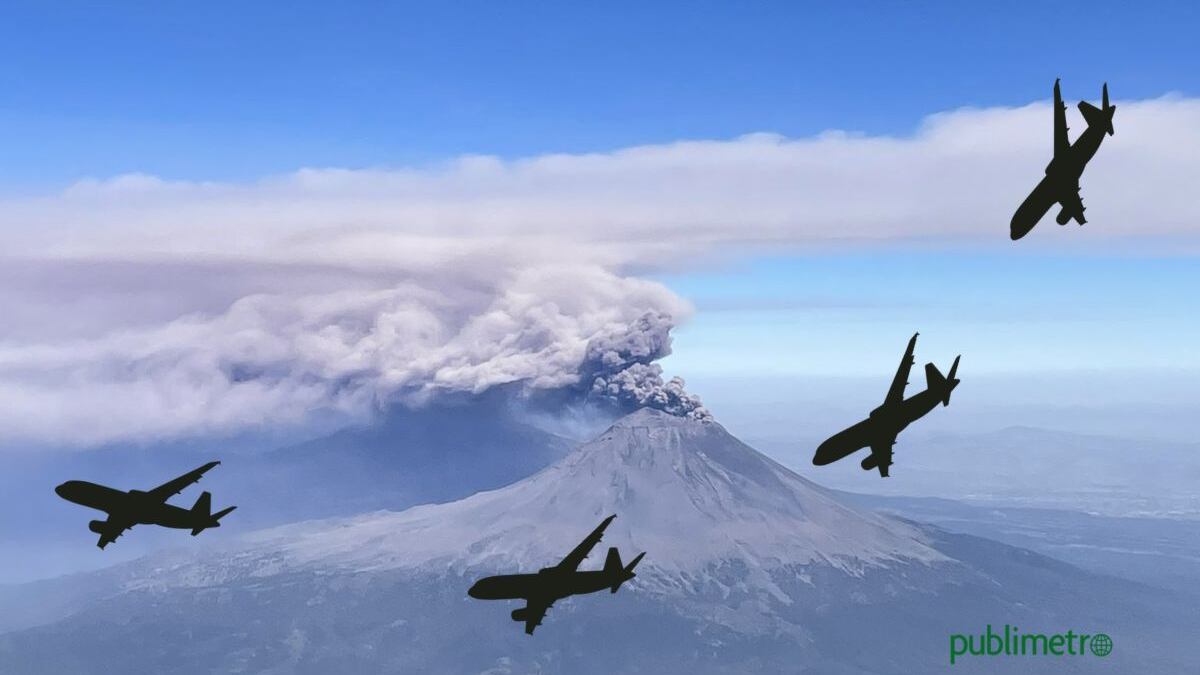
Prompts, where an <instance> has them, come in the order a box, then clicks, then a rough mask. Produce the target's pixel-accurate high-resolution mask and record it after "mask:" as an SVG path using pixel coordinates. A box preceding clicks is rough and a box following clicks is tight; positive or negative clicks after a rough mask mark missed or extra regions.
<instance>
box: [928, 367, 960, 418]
mask: <svg viewBox="0 0 1200 675" xmlns="http://www.w3.org/2000/svg"><path fill="white" fill-rule="evenodd" d="M961 358H962V355H961V354H960V355H959V356H956V357H954V365H952V366H950V376H949V377H947V376H945V375H942V371H940V370H938V369H937V366H935V365H933V364H932V363H926V364H925V383H926V384H925V386H926V388H927V389H929V390H930V391H935V392H944V393H943V394H942V405H943V406H947V405H950V393H951V392H953V391H954V388H955V387H957V386H958V378H957V377H955V375H957V374H958V360H959V359H961Z"/></svg>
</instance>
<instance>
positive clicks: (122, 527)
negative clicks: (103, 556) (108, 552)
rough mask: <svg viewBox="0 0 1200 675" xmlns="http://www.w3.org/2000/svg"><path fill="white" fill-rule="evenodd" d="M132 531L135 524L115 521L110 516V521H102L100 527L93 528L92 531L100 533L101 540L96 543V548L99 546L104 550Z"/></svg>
mask: <svg viewBox="0 0 1200 675" xmlns="http://www.w3.org/2000/svg"><path fill="white" fill-rule="evenodd" d="M131 529H133V523H131V522H129V521H124V520H115V519H114V518H113V517H112V516H111V515H110V516H109V517H108V520H105V521H102V522H101V523H100V526H99V527H94V528H92V531H93V532H98V533H99V535H100V539H99V540H98V541H97V542H96V546H99V547H100V548H101V550H103V549H104V547H105V546H108V545H109V544H111V543H113V542H114V541H116V540H117V538H118V537H120V536H121V535H122V534H125V533H126V532H127V531H129V530H131Z"/></svg>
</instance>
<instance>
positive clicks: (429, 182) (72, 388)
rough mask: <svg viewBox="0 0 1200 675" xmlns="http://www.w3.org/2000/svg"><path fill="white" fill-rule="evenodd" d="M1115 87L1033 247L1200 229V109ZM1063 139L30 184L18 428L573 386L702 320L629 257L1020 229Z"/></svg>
mask: <svg viewBox="0 0 1200 675" xmlns="http://www.w3.org/2000/svg"><path fill="white" fill-rule="evenodd" d="M1117 103H1118V105H1119V109H1118V111H1117V114H1116V119H1115V126H1116V135H1115V136H1114V137H1112V138H1109V139H1106V140H1105V143H1104V146H1103V147H1102V148H1101V150H1100V152H1099V154H1098V155H1097V157H1096V159H1095V160H1094V161H1093V162H1092V164H1091V165H1090V166H1089V168H1088V170H1087V172H1086V173H1085V175H1084V179H1083V196H1084V199H1085V202H1086V204H1087V205H1088V207H1089V211H1088V216H1089V220H1090V221H1091V222H1090V223H1089V225H1087V226H1086V227H1085V229H1084V231H1082V232H1080V231H1078V229H1079V228H1076V227H1074V226H1072V227H1070V228H1059V227H1058V226H1056V225H1054V224H1053V220H1052V217H1047V219H1046V220H1045V221H1044V222H1043V224H1042V225H1041V226H1040V227H1039V229H1037V230H1035V232H1034V234H1033V235H1032V236H1031V237H1029V238H1027V239H1026V240H1023V241H1022V242H1021V243H1020V244H1019V245H1020V246H1022V247H1025V248H1032V247H1038V246H1043V245H1045V244H1047V243H1050V244H1052V245H1053V244H1055V243H1070V244H1071V245H1073V246H1074V245H1079V246H1083V245H1087V246H1096V245H1101V246H1103V245H1104V242H1110V243H1112V245H1113V246H1116V245H1122V246H1123V245H1125V242H1126V241H1127V239H1128V238H1130V237H1139V238H1140V241H1164V242H1171V245H1173V246H1179V245H1180V244H1182V245H1184V246H1187V247H1194V246H1195V244H1196V243H1200V242H1197V241H1196V234H1197V228H1196V223H1197V222H1198V220H1200V219H1198V217H1200V202H1197V201H1196V200H1195V199H1194V198H1193V197H1192V194H1191V189H1192V186H1191V184H1190V183H1191V182H1192V181H1193V180H1194V176H1196V175H1197V174H1200V152H1198V151H1200V101H1197V100H1193V99H1183V98H1170V97H1168V98H1163V99H1157V100H1151V101H1141V102H1122V101H1118V102H1117ZM1071 113H1072V114H1071V116H1070V118H1069V120H1070V123H1071V126H1072V129H1073V132H1074V133H1078V132H1079V131H1080V130H1081V129H1082V121H1081V120H1080V119H1079V118H1078V115H1076V114H1074V111H1073V110H1072V111H1071ZM1050 146H1051V124H1050V107H1049V105H1048V104H1037V105H1030V106H1026V107H1022V108H1015V109H1007V108H1006V109H989V110H970V109H967V110H959V111H953V112H949V113H943V114H939V115H935V116H932V117H930V118H929V119H928V120H926V122H925V123H924V124H923V125H922V127H921V128H920V129H919V131H918V132H917V133H915V134H914V135H912V136H911V137H904V138H893V137H870V136H862V135H853V134H846V133H827V134H823V135H820V136H818V137H814V138H806V139H785V138H781V137H778V136H773V135H764V134H758V135H751V136H746V137H743V138H739V139H736V140H731V141H687V142H679V143H672V144H667V145H656V146H645V147H635V148H628V149H624V150H619V151H616V152H611V153H595V154H585V155H546V156H540V157H534V158H529V159H522V160H516V161H501V160H498V159H495V158H490V157H464V158H460V159H458V160H455V161H452V162H448V163H446V164H444V165H440V166H434V167H426V168H416V169H399V170H362V171H353V170H343V169H305V170H302V171H298V172H296V173H294V174H291V175H287V176H281V177H276V178H271V179H266V180H262V181H259V182H255V183H250V184H224V183H192V182H171V181H164V180H161V179H158V178H155V177H152V176H143V175H130V176H120V177H117V178H114V179H111V180H103V181H84V182H81V183H78V184H76V185H73V186H71V187H70V188H68V189H67V190H65V191H63V192H62V193H60V194H54V195H49V196H41V197H9V198H7V199H3V200H0V250H2V251H3V252H4V253H3V260H4V262H3V263H0V282H2V283H0V311H2V312H4V315H5V316H6V317H8V321H7V322H6V324H5V325H2V326H0V438H5V437H6V438H31V439H39V440H56V441H64V442H98V441H103V440H112V439H119V438H127V437H154V436H156V435H175V434H186V433H194V432H202V431H211V430H229V429H238V428H245V427H247V426H254V425H258V424H277V423H287V422H292V421H298V420H302V419H303V418H304V417H305V415H307V414H309V412H311V411H313V410H317V409H335V410H343V411H345V412H347V413H348V414H357V413H361V412H362V411H363V410H366V409H369V408H370V406H371V405H374V404H375V403H377V402H378V401H379V400H380V399H381V398H386V397H390V396H405V397H418V398H419V397H420V396H422V395H428V394H429V393H431V392H436V391H440V390H454V391H480V390H482V389H485V388H487V387H488V386H492V385H495V384H498V383H502V382H509V381H514V380H520V381H521V382H523V383H525V384H527V385H528V386H530V387H535V388H551V387H554V386H561V385H563V384H567V383H568V380H571V379H572V378H577V377H578V375H579V374H578V369H579V367H580V365H581V363H582V361H583V359H584V357H585V350H586V345H587V344H588V342H589V340H592V339H595V338H597V337H600V336H603V335H605V334H607V333H610V332H611V331H614V330H619V329H620V327H621V326H627V325H629V323H630V322H632V321H635V320H636V319H638V318H639V317H641V316H643V315H644V314H645V313H647V312H650V313H654V314H669V315H674V316H676V317H678V316H679V315H680V314H685V313H686V312H687V308H686V306H685V305H684V303H682V302H681V301H680V300H679V299H678V298H676V297H674V296H673V295H672V294H671V293H670V292H669V291H667V290H666V289H665V288H663V287H662V286H660V285H657V284H653V283H650V282H645V281H640V280H637V279H634V278H630V277H629V276H628V275H629V273H630V271H631V270H635V269H647V268H655V267H658V268H666V267H678V266H686V265H688V264H691V263H692V262H693V261H694V260H696V259H698V258H700V257H704V256H710V255H728V254H730V253H731V252H737V251H751V250H755V249H758V250H771V251H777V250H779V248H780V247H787V246H798V247H802V246H826V245H831V244H834V245H841V246H845V245H857V244H870V245H875V244H878V243H880V242H888V241H897V240H902V241H914V240H920V241H935V242H936V241H948V242H964V241H965V242H970V243H971V244H972V245H981V246H985V245H991V246H1005V247H1011V246H1014V244H1012V242H1009V241H1008V220H1009V218H1010V217H1011V214H1012V211H1013V209H1014V208H1015V207H1016V205H1017V204H1018V203H1020V201H1021V200H1022V199H1023V198H1024V196H1025V194H1026V193H1027V192H1028V191H1029V189H1031V188H1032V186H1033V185H1034V184H1035V183H1036V181H1037V180H1038V179H1039V178H1040V176H1041V172H1042V169H1043V168H1044V166H1045V164H1046V162H1047V161H1048V160H1049V156H1050ZM1085 242H1086V243H1085ZM1097 242H1100V244H1097ZM1118 242H1119V244H1118ZM239 369H241V370H240V371H239ZM643 370H645V369H644V368H643ZM610 375H611V374H610ZM626 379H628V378H626ZM610 380H611V381H613V382H616V381H618V380H620V378H615V379H614V378H611V377H610ZM639 382H640V381H639ZM639 386H640V385H639Z"/></svg>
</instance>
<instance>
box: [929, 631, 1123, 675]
mask: <svg viewBox="0 0 1200 675" xmlns="http://www.w3.org/2000/svg"><path fill="white" fill-rule="evenodd" d="M1112 650H1113V641H1112V638H1110V637H1109V636H1107V635H1105V634H1104V633H1078V632H1076V631H1074V630H1069V631H1067V632H1065V633H1053V634H1049V635H1048V634H1045V633H1022V632H1021V631H1020V629H1019V628H1017V627H1016V626H1010V625H1008V624H1004V631H1003V632H998V631H994V630H992V624H990V623H989V624H988V625H987V627H986V628H985V629H984V630H983V631H982V632H980V633H978V634H969V635H964V634H962V633H951V634H950V665H954V664H955V663H957V662H958V659H961V658H963V657H965V656H1084V655H1085V654H1091V655H1093V656H1100V657H1104V656H1108V655H1109V654H1111V653H1112Z"/></svg>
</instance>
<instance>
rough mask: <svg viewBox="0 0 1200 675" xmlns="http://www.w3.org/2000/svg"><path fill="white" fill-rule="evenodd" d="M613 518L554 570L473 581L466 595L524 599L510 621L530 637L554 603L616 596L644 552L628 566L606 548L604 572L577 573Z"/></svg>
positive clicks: (594, 531) (613, 549) (601, 524)
mask: <svg viewBox="0 0 1200 675" xmlns="http://www.w3.org/2000/svg"><path fill="white" fill-rule="evenodd" d="M613 518H616V515H611V516H609V517H607V518H605V519H604V522H602V523H600V526H599V527H597V528H596V529H595V530H592V533H591V534H589V535H588V536H587V538H586V539H584V540H583V541H582V542H580V544H579V545H578V546H576V547H575V550H573V551H571V552H570V553H568V554H567V557H565V558H563V559H562V562H560V563H558V564H557V565H555V566H554V567H546V568H543V569H542V570H540V571H539V572H538V573H537V574H504V575H500V576H495V577H486V578H484V579H480V580H479V581H477V582H475V585H474V586H472V587H471V590H469V591H467V595H470V596H471V597H472V598H476V599H478V600H515V599H518V598H520V599H524V600H525V606H524V607H522V608H521V609H517V610H513V613H512V619H513V621H524V622H525V633H526V634H527V635H533V629H535V628H537V627H538V626H539V625H541V623H542V618H543V617H545V616H546V610H548V609H550V606H551V605H553V604H554V602H555V601H556V600H560V599H562V598H565V597H567V596H568V595H582V594H584V593H595V592H596V591H599V590H602V589H605V588H607V589H608V590H609V592H611V593H616V592H617V589H618V588H620V587H621V584H623V583H625V582H626V581H629V580H630V579H632V578H634V577H635V576H637V575H636V574H634V573H633V568H635V567H637V564H638V563H639V562H641V561H642V556H644V555H646V554H645V553H639V554H638V556H637V557H636V558H634V559H633V560H632V561H631V562H630V563H629V565H622V564H621V554H620V553H618V552H617V549H616V547H613V548H610V549H608V558H606V559H605V560H604V569H602V570H596V571H594V572H580V571H579V569H578V568H579V563H581V562H583V559H584V558H586V557H587V556H588V553H590V552H591V550H592V549H593V548H594V547H595V546H596V544H597V543H599V542H600V537H602V536H603V535H604V528H606V527H608V524H609V523H611V522H612V521H613Z"/></svg>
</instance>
